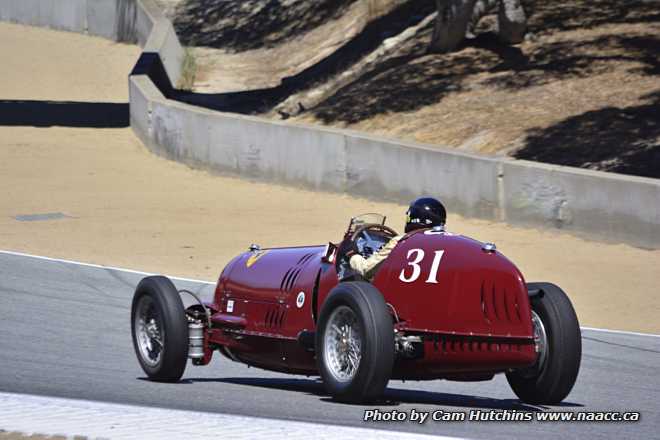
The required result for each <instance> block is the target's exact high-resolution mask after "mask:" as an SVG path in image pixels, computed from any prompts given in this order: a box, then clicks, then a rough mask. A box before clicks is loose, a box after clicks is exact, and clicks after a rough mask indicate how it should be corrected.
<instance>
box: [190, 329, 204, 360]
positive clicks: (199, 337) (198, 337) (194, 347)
mask: <svg viewBox="0 0 660 440" xmlns="http://www.w3.org/2000/svg"><path fill="white" fill-rule="evenodd" d="M188 357H189V358H190V359H202V358H204V325H203V324H202V323H201V322H200V321H190V322H189V323H188Z"/></svg>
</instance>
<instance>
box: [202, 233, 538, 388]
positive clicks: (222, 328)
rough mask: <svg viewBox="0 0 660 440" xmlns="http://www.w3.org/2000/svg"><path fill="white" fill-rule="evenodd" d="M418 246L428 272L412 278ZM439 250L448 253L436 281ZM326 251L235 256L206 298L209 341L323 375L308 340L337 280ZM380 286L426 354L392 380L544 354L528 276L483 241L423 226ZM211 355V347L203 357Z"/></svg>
mask: <svg viewBox="0 0 660 440" xmlns="http://www.w3.org/2000/svg"><path fill="white" fill-rule="evenodd" d="M415 249H417V250H419V249H421V250H423V251H424V254H425V255H427V257H426V258H423V259H422V260H421V261H420V263H419V268H420V269H421V272H420V276H418V277H417V278H416V280H415V281H412V282H404V281H402V280H401V278H404V279H406V278H407V279H409V278H411V276H410V274H411V273H412V271H413V270H414V269H413V267H412V266H410V264H409V263H410V261H411V255H413V256H415V255H417V254H416V252H418V251H414V252H413V253H412V254H410V252H411V251H412V250H415ZM439 250H442V251H444V253H443V255H442V257H441V259H440V260H439V265H438V270H437V276H436V277H435V279H432V277H431V276H430V275H429V274H430V273H431V272H432V270H433V268H432V267H431V266H432V264H433V256H434V255H436V254H435V252H436V251H439ZM324 251H325V246H311V247H295V248H279V249H266V250H263V251H254V252H246V253H244V254H242V255H240V256H238V257H236V258H235V259H234V260H232V261H231V262H230V263H229V264H228V265H227V267H226V268H225V269H224V271H223V272H222V274H221V276H220V279H219V280H218V285H217V287H216V292H215V299H214V302H213V303H212V304H208V306H209V307H210V308H211V310H213V311H214V314H213V315H212V321H213V329H212V330H210V331H209V332H208V333H207V345H208V346H210V347H211V348H219V349H220V351H221V352H222V353H223V354H225V355H226V356H228V357H230V358H231V359H233V360H237V361H240V362H245V363H247V364H249V365H253V366H257V367H261V368H265V369H270V370H276V371H283V372H288V373H298V374H307V375H317V374H318V372H317V367H316V359H315V354H314V351H313V347H312V348H310V346H309V344H306V343H305V341H304V340H305V337H307V339H308V340H309V339H310V338H309V336H310V335H313V332H314V331H315V328H316V319H317V317H318V316H319V312H320V310H321V307H323V303H324V301H325V299H326V297H327V296H328V294H329V293H330V291H331V290H332V288H333V287H335V286H336V285H337V283H338V277H337V272H336V269H335V265H334V264H331V263H326V262H323V261H322V257H323V255H324ZM402 271H405V272H404V274H403V275H402ZM429 280H430V281H437V283H434V282H429ZM373 284H374V285H375V286H376V287H377V288H378V290H379V291H380V292H381V293H382V294H383V296H384V298H385V301H386V302H387V303H388V304H389V305H390V306H391V309H392V315H393V320H394V322H395V329H396V331H397V332H399V333H400V334H402V335H406V336H419V337H420V340H421V341H422V342H421V345H422V346H423V354H422V355H421V356H419V357H418V358H416V359H405V358H398V359H397V361H396V363H395V368H394V371H393V374H392V378H393V379H437V378H447V379H455V380H480V379H489V378H490V377H492V375H493V374H494V373H498V372H503V371H506V370H508V369H512V368H520V367H524V366H527V365H531V364H533V363H534V362H535V360H536V351H535V346H534V339H533V335H532V321H531V315H530V302H529V297H528V292H527V287H526V285H525V282H524V279H523V277H522V275H521V273H520V271H519V270H518V269H517V268H516V266H515V265H513V263H511V262H510V261H509V260H508V259H507V258H505V257H504V256H503V255H502V254H500V253H499V252H488V251H485V250H483V249H482V243H480V242H477V241H475V240H472V239H470V238H467V237H464V236H459V235H453V234H449V233H444V232H443V233H435V232H433V231H430V230H427V231H417V232H415V233H412V234H410V235H409V236H407V237H406V238H405V239H404V240H402V241H401V242H400V243H399V244H398V245H397V246H396V247H395V249H394V250H393V251H392V253H391V254H390V256H389V258H388V259H387V260H385V262H384V263H383V264H382V265H381V267H380V268H379V270H378V272H377V274H376V276H375V278H374V279H373ZM301 292H302V295H304V299H303V301H301V296H302V295H301ZM301 303H302V304H301ZM228 307H229V309H228ZM311 339H312V340H313V337H312V338H311ZM209 360H210V350H207V356H206V357H205V359H204V361H203V363H207V362H208V361H209Z"/></svg>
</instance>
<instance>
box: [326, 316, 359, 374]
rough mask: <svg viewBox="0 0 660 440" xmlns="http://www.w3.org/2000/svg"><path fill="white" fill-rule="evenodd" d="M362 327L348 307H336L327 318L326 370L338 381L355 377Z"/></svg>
mask: <svg viewBox="0 0 660 440" xmlns="http://www.w3.org/2000/svg"><path fill="white" fill-rule="evenodd" d="M362 337H363V336H362V329H361V328H360V323H359V322H358V318H357V316H356V314H355V312H353V310H352V309H351V308H350V307H347V306H339V307H337V308H336V309H335V310H334V311H333V312H332V314H331V315H330V318H329V319H328V324H327V329H326V332H325V336H324V339H325V340H324V344H323V345H324V356H325V359H326V363H327V366H328V370H329V371H330V373H331V374H332V375H333V376H334V378H335V379H336V380H337V381H339V382H349V381H350V380H352V379H353V378H354V377H355V374H356V373H357V371H358V368H359V367H360V360H361V359H362Z"/></svg>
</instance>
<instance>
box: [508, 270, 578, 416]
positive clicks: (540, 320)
mask: <svg viewBox="0 0 660 440" xmlns="http://www.w3.org/2000/svg"><path fill="white" fill-rule="evenodd" d="M527 287H528V289H529V290H539V291H540V294H539V295H536V296H533V297H532V298H531V305H532V321H533V325H534V332H535V339H536V340H537V345H539V346H540V348H541V351H540V352H539V356H538V359H537V362H536V363H535V364H534V365H533V366H531V367H529V368H525V369H521V370H516V371H513V372H509V373H507V375H506V378H507V380H508V381H509V385H511V388H512V389H513V392H514V393H516V395H517V396H518V397H519V398H520V400H522V401H523V402H526V403H531V404H545V405H554V404H558V403H560V402H561V401H562V400H564V399H565V398H566V396H568V394H569V393H570V392H571V390H572V389H573V385H574V384H575V381H576V379H577V376H578V372H579V370H580V360H581V358H582V336H581V332H580V324H579V322H578V319H577V315H576V314H575V310H574V309H573V306H572V305H571V301H570V300H569V299H568V296H567V295H566V294H565V293H564V291H563V290H562V289H560V288H559V287H558V286H556V285H554V284H550V283H528V284H527Z"/></svg>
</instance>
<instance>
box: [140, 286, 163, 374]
mask: <svg viewBox="0 0 660 440" xmlns="http://www.w3.org/2000/svg"><path fill="white" fill-rule="evenodd" d="M136 312H137V313H136V314H135V330H136V341H137V345H138V349H139V352H140V357H141V358H142V360H143V361H144V362H145V363H146V364H147V365H149V366H150V367H155V366H157V365H158V364H159V363H160V360H161V355H162V352H163V347H164V343H165V333H164V331H163V330H162V328H163V325H162V319H161V317H160V314H159V313H158V309H157V308H156V304H155V303H154V301H153V300H152V299H151V297H149V296H148V295H144V296H142V298H140V301H139V302H138V305H137V309H136Z"/></svg>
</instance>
